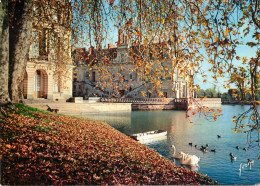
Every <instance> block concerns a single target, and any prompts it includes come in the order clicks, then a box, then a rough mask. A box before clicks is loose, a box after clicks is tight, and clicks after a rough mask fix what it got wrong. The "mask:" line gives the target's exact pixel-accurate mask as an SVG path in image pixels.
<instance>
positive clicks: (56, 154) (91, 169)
mask: <svg viewBox="0 0 260 186" xmlns="http://www.w3.org/2000/svg"><path fill="white" fill-rule="evenodd" d="M1 110H2V113H1V118H0V123H1V146H0V148H1V157H0V158H1V159H0V160H1V184H5V185H6V184H11V185H13V184H50V185H52V184H55V185H56V184H66V185H68V184H73V185H75V184H77V185H78V184H102V185H103V184H113V185H114V184H131V185H137V184H142V185H143V184H160V185H165V184H174V185H175V184H193V185H195V184H216V182H215V181H213V180H211V179H210V178H208V177H207V176H204V175H200V174H198V173H196V172H193V171H190V170H187V169H185V168H182V167H179V166H177V165H175V164H174V163H173V162H172V161H170V160H168V159H167V158H164V157H162V156H161V155H160V154H159V153H157V152H156V151H155V150H152V149H150V148H148V147H146V146H144V145H142V144H140V143H138V142H136V141H134V140H133V139H131V138H130V137H128V136H126V135H124V134H122V133H120V132H119V131H117V130H115V129H114V128H112V127H110V126H109V125H108V124H107V123H105V122H101V121H94V120H88V119H80V118H75V117H69V116H62V115H57V114H52V113H50V112H45V111H42V110H37V109H34V108H30V107H27V106H24V105H15V106H14V105H12V106H9V107H5V108H3V107H2V108H1Z"/></svg>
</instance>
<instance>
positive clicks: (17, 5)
mask: <svg viewBox="0 0 260 186" xmlns="http://www.w3.org/2000/svg"><path fill="white" fill-rule="evenodd" d="M32 4H33V1H31V0H23V1H14V2H9V5H8V10H9V12H12V13H11V15H13V16H14V17H12V18H11V17H10V19H9V20H10V22H9V25H10V35H9V36H10V37H9V51H10V52H9V74H10V76H9V86H8V87H9V95H10V98H11V101H12V102H16V103H17V102H22V101H23V88H22V87H23V80H24V74H25V68H26V64H27V61H28V60H29V48H30V40H31V35H32Z"/></svg>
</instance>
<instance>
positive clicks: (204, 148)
mask: <svg viewBox="0 0 260 186" xmlns="http://www.w3.org/2000/svg"><path fill="white" fill-rule="evenodd" d="M200 150H201V151H202V152H208V151H207V147H204V146H203V145H201V147H200Z"/></svg>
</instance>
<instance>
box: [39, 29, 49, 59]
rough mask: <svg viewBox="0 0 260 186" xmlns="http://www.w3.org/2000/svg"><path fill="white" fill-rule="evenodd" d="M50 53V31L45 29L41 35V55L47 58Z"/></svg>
mask: <svg viewBox="0 0 260 186" xmlns="http://www.w3.org/2000/svg"><path fill="white" fill-rule="evenodd" d="M48 53H49V43H48V31H47V29H43V30H42V31H41V32H40V34H39V55H40V57H42V58H46V57H47V56H48Z"/></svg>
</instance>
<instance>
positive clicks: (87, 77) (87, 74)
mask: <svg viewBox="0 0 260 186" xmlns="http://www.w3.org/2000/svg"><path fill="white" fill-rule="evenodd" d="M85 77H86V79H89V72H88V71H86V76H85Z"/></svg>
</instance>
